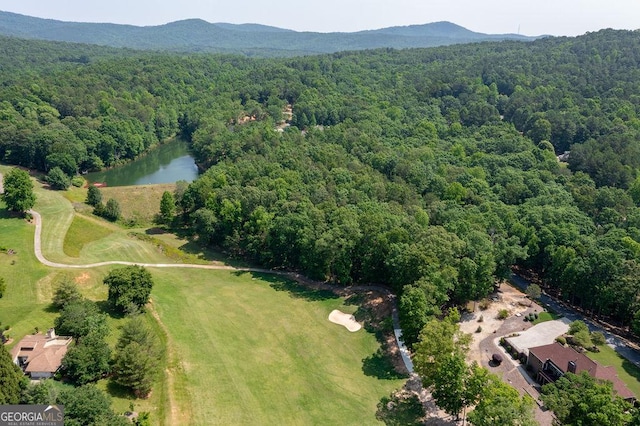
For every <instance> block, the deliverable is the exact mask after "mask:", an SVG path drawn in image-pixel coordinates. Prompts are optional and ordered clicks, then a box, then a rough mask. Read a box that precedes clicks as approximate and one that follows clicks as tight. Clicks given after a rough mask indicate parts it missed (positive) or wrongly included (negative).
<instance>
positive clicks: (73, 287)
mask: <svg viewBox="0 0 640 426" xmlns="http://www.w3.org/2000/svg"><path fill="white" fill-rule="evenodd" d="M80 300H82V294H80V289H79V288H78V284H76V283H75V282H74V281H73V280H70V279H68V278H65V279H63V280H62V281H61V282H60V283H59V284H58V286H57V287H56V289H55V291H54V293H53V300H52V302H53V306H55V307H56V308H58V309H62V308H64V307H65V306H66V305H67V304H69V303H72V302H77V301H80Z"/></svg>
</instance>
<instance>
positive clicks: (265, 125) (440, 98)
mask: <svg viewBox="0 0 640 426" xmlns="http://www.w3.org/2000/svg"><path fill="white" fill-rule="evenodd" d="M0 41H1V40H0ZM25 49H28V44H27V45H26V47H25ZM7 60H8V61H11V60H10V58H7ZM14 65H15V64H14ZM638 65H640V34H639V33H638V32H629V31H610V30H606V31H601V32H598V33H592V34H587V35H585V36H582V37H578V38H549V39H544V40H539V41H535V42H532V43H516V42H500V43H482V44H473V45H464V46H451V47H446V48H436V49H425V50H404V51H394V50H378V51H367V52H349V53H336V54H333V55H326V56H314V57H306V58H294V59H277V60H276V59H269V60H253V59H247V58H240V57H234V56H205V55H202V56H177V55H168V54H166V55H165V54H148V53H145V54H140V55H134V56H130V57H108V58H106V57H96V58H94V57H92V56H90V55H89V57H88V60H87V61H84V62H82V63H75V62H74V63H69V62H64V63H60V64H59V65H58V66H57V67H53V68H51V65H48V66H47V67H48V68H47V72H46V73H45V72H42V71H39V70H41V69H43V67H40V68H38V67H39V65H37V64H36V65H34V66H33V68H32V69H31V70H30V72H26V71H25V72H24V73H23V75H21V76H20V77H19V78H17V77H16V75H15V73H11V81H12V84H11V85H4V86H2V88H0V105H1V106H2V107H1V109H0V111H1V112H0V113H1V114H2V117H3V120H2V121H0V158H2V159H3V160H4V161H7V162H12V163H16V164H21V165H25V166H29V167H34V168H37V169H40V170H44V171H46V170H49V169H50V168H53V167H55V166H57V167H60V168H61V169H62V170H64V171H65V172H66V173H74V172H77V171H83V170H90V169H95V168H100V167H103V166H111V165H114V164H118V163H120V162H123V161H126V160H128V159H130V158H133V157H135V156H136V155H139V154H141V153H143V152H144V151H145V150H146V149H148V148H150V147H152V146H153V145H155V144H157V143H159V142H160V141H162V140H164V139H165V138H166V137H169V136H172V135H174V134H176V133H178V134H180V135H181V136H182V137H184V138H185V139H187V140H188V141H189V142H190V143H191V146H192V149H193V153H194V155H195V156H196V158H197V161H198V163H199V164H200V165H201V166H202V167H203V168H204V169H206V170H207V171H206V172H205V173H204V174H203V175H202V176H201V177H200V178H199V179H198V180H197V181H196V182H194V183H192V184H190V185H188V186H187V185H181V186H180V188H179V190H178V191H177V192H176V194H174V195H175V201H176V203H177V205H178V214H179V218H178V219H177V220H176V221H175V222H174V224H175V226H179V227H183V228H184V229H185V230H186V231H187V232H192V233H193V234H194V235H195V236H197V238H198V239H199V240H200V241H201V242H203V243H205V244H210V245H215V246H218V247H220V248H222V249H224V250H226V251H227V252H228V253H230V254H232V255H235V256H239V257H245V258H248V259H250V260H252V261H255V262H257V263H260V264H263V265H265V266H269V267H274V268H289V269H294V270H299V271H301V272H304V273H305V274H308V275H310V276H312V277H314V278H318V279H327V280H333V281H335V282H338V283H343V284H349V283H353V282H358V283H371V282H375V283H383V284H388V285H390V286H392V287H393V288H394V289H395V290H396V291H397V292H398V293H400V294H401V299H400V301H401V311H402V312H401V316H402V319H403V322H404V329H405V334H407V340H408V341H409V343H411V342H413V341H415V339H416V338H417V334H418V331H419V330H420V329H421V328H422V326H423V325H424V324H425V322H426V321H427V320H428V319H429V318H430V316H432V315H436V314H438V313H439V312H440V309H441V308H442V307H443V306H444V305H446V304H448V303H449V304H450V303H462V302H464V301H466V300H469V299H473V298H478V297H483V296H485V295H486V294H487V293H488V292H489V291H491V290H492V288H493V283H494V281H495V279H496V278H497V277H504V276H506V275H507V274H509V272H510V269H509V268H510V267H511V266H512V265H514V264H520V265H522V266H525V267H528V268H532V269H534V270H536V271H538V272H539V273H540V274H541V276H542V277H543V279H544V284H545V285H546V286H547V287H548V290H549V291H556V292H557V293H558V294H559V295H561V297H563V298H565V299H569V300H571V301H573V303H575V304H578V305H581V306H583V307H585V308H586V309H589V310H591V311H593V312H594V313H595V314H599V315H607V316H611V317H613V318H614V319H616V320H618V321H620V322H621V323H623V324H632V323H633V320H634V318H636V317H637V319H638V321H637V322H638V324H637V325H640V314H638V312H640V305H639V304H638V301H637V300H636V299H637V296H638V294H639V292H640V282H639V281H638V278H637V277H638V276H639V275H638V273H637V270H638V269H639V265H638V262H639V261H640V223H639V222H638V221H639V219H640V215H639V210H638V208H637V203H638V202H640V180H638V167H639V166H640V164H637V162H638V161H640V160H639V159H640V156H639V155H637V154H636V153H637V152H640V137H639V136H640V134H639V132H640V126H639V123H640V122H639V121H638V113H639V110H640V96H639V95H638V90H637V89H638V86H637V84H638V83H637V82H638V81H640V80H639V79H638V73H639V71H638V69H639V68H638ZM16 66H17V65H16ZM26 67H28V66H26ZM2 78H3V79H5V80H7V81H8V79H9V78H10V77H9V76H8V75H7V73H4V74H2ZM287 105H292V108H293V117H292V119H291V123H290V124H291V127H288V128H286V129H285V130H284V131H277V130H276V125H277V124H278V123H279V122H280V121H281V120H282V119H283V118H285V117H286V116H285V115H283V111H284V109H285V107H286V106H287ZM565 150H570V151H571V153H570V155H569V160H568V165H567V164H564V163H559V162H558V161H557V159H556V154H559V153H562V152H564V151H565ZM74 162H75V163H74Z"/></svg>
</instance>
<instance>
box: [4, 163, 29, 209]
mask: <svg viewBox="0 0 640 426" xmlns="http://www.w3.org/2000/svg"><path fill="white" fill-rule="evenodd" d="M4 201H5V203H7V207H8V208H9V210H13V211H16V212H20V213H24V212H26V211H27V210H29V209H30V208H32V207H33V205H34V204H35V202H36V196H35V194H34V193H33V182H31V178H30V177H29V173H27V172H26V171H24V170H21V169H13V170H11V171H10V172H9V173H7V175H6V176H5V177H4Z"/></svg>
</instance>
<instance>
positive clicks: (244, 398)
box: [0, 168, 401, 424]
mask: <svg viewBox="0 0 640 426" xmlns="http://www.w3.org/2000/svg"><path fill="white" fill-rule="evenodd" d="M6 170H7V169H6V168H5V169H4V172H5V173H6ZM0 171H3V170H2V169H1V168H0ZM37 195H38V202H37V204H36V207H35V208H36V209H37V210H38V211H40V212H41V213H42V215H43V222H44V234H43V251H44V253H45V255H46V256H47V257H49V258H50V259H52V260H59V261H64V262H70V263H72V262H76V263H86V262H95V261H101V260H109V259H122V260H140V261H145V262H168V261H169V260H168V259H167V258H165V257H164V256H162V254H161V253H160V252H159V251H158V250H157V249H156V248H154V247H153V246H151V245H149V244H147V243H144V242H142V241H139V240H136V239H132V238H131V237H129V236H127V232H128V231H126V230H123V229H120V228H118V227H117V226H114V225H111V224H108V223H106V222H102V221H101V222H100V223H101V227H107V228H109V229H110V230H111V231H112V232H111V233H109V234H108V236H106V237H105V238H101V239H99V240H96V241H91V242H89V241H86V242H85V246H84V248H83V249H82V250H81V251H80V258H79V259H74V258H70V257H68V256H66V255H65V254H64V253H63V250H62V248H63V241H64V235H65V234H66V231H67V229H68V227H69V226H70V224H71V223H72V221H73V217H74V210H73V207H72V205H71V203H70V202H69V200H66V199H65V198H64V197H63V196H62V195H63V194H61V193H58V192H51V191H44V190H42V189H40V188H38V189H37ZM67 195H69V194H67ZM71 195H72V196H73V197H78V196H80V197H81V194H80V195H78V194H71ZM1 207H3V206H0V213H2V212H4V210H3V209H2V208H1ZM86 218H87V220H80V221H78V223H80V224H84V226H92V223H93V222H92V221H94V220H99V219H93V218H91V217H86ZM78 232H82V230H79V231H78ZM0 235H1V237H0V238H1V240H0V245H8V246H9V247H10V248H13V249H14V250H16V251H17V252H18V254H17V255H11V256H13V257H12V258H9V257H8V256H9V255H0V274H1V276H4V277H5V278H6V279H7V283H8V285H9V290H8V292H7V295H6V296H5V298H3V299H0V314H1V317H0V320H2V321H3V322H4V323H5V324H7V323H8V324H12V325H13V327H14V328H13V329H12V331H11V334H12V335H14V336H16V337H18V338H19V337H22V336H23V335H24V334H27V333H29V332H32V331H33V327H35V326H38V327H39V328H40V329H41V330H42V329H45V328H47V327H49V326H51V324H52V323H53V318H54V317H55V316H56V313H55V312H53V311H51V310H50V309H49V306H50V304H49V300H50V297H51V295H52V291H53V287H54V285H55V283H56V282H57V281H59V280H60V279H61V278H62V277H63V276H65V275H67V276H70V277H71V278H73V279H74V280H76V281H77V282H78V283H79V284H80V287H81V288H82V291H83V294H85V296H87V297H89V298H91V299H93V300H97V301H100V300H104V299H105V298H106V288H105V287H104V286H103V285H102V283H101V282H102V278H103V277H104V275H105V274H106V273H107V272H108V270H109V268H107V267H105V268H98V269H91V270H73V271H64V270H53V269H48V268H44V267H43V266H41V265H40V264H39V263H37V261H36V259H35V257H34V255H33V246H32V241H33V227H32V226H31V225H28V224H27V223H26V222H25V221H24V220H21V219H8V218H6V217H0ZM14 258H15V259H14ZM12 260H16V265H20V266H21V267H20V268H19V269H18V268H16V265H11V264H10V262H11V261H12ZM151 271H152V274H153V276H154V279H155V280H156V287H155V288H154V291H153V293H152V299H153V302H154V308H155V310H156V311H157V312H158V314H159V318H160V320H161V321H162V324H157V323H155V321H152V319H151V316H149V315H148V318H149V320H150V321H151V322H152V323H154V327H156V329H157V330H158V331H159V332H160V333H161V334H163V330H166V331H167V332H168V333H169V335H168V336H166V337H165V338H166V340H167V343H168V344H169V345H170V348H169V353H170V354H171V359H169V367H170V368H169V369H168V373H167V374H171V376H172V377H173V379H172V380H171V381H170V384H171V389H168V387H169V382H168V381H167V376H166V374H165V375H164V377H163V380H161V381H160V383H158V384H157V385H156V386H155V387H154V392H153V394H152V396H151V398H150V399H149V400H146V401H140V400H137V401H133V402H134V405H135V409H136V410H139V411H151V412H152V415H153V419H154V423H155V422H158V423H164V424H172V423H173V419H175V418H176V417H175V416H174V417H172V413H171V412H170V410H169V401H170V400H173V401H175V402H176V404H177V406H178V407H179V409H180V410H179V411H180V415H179V416H178V417H177V418H178V419H181V423H188V424H249V423H250V424H256V423H257V424H269V423H277V424H334V423H336V424H337V423H340V424H367V423H375V422H376V420H375V416H374V414H375V406H376V404H377V402H378V401H379V400H380V398H381V397H382V396H385V395H388V394H389V393H390V392H391V391H392V390H393V389H395V388H397V387H399V386H400V385H401V381H399V380H380V379H377V378H375V377H372V376H367V375H365V373H364V372H363V359H364V358H366V357H368V356H370V355H372V354H374V353H375V351H376V350H377V349H378V347H379V344H378V343H377V342H376V340H375V338H374V336H373V335H372V334H370V333H368V332H366V331H364V330H361V331H359V332H357V333H350V332H348V331H347V330H346V329H344V328H343V327H341V326H338V325H335V324H332V323H330V322H329V321H328V320H327V317H328V314H329V312H330V311H331V310H332V309H334V308H338V309H342V310H343V311H346V312H352V311H353V310H354V309H355V306H343V300H342V299H340V298H333V297H331V298H326V299H320V300H317V298H316V297H312V296H309V297H307V296H305V293H304V292H302V293H301V294H302V297H300V293H298V292H296V296H295V297H294V295H293V293H290V292H289V291H278V290H279V289H280V290H281V289H282V287H283V286H282V283H280V284H278V283H276V282H272V280H273V278H271V277H254V276H252V275H251V274H234V273H229V272H223V271H219V272H218V271H203V270H179V269H175V270H169V269H152V270H151ZM121 321H122V320H119V319H113V318H112V319H110V325H111V328H112V334H111V335H110V336H109V338H108V340H109V342H110V343H112V344H113V343H115V340H116V338H117V334H118V326H119V325H120V324H121ZM163 337H164V336H163ZM99 386H100V387H102V388H103V389H108V390H109V391H110V392H111V394H112V396H114V397H115V398H114V407H115V408H116V410H118V411H124V410H127V409H128V408H129V403H130V402H132V401H131V400H130V399H129V397H128V396H127V395H126V394H122V393H121V392H119V390H118V389H114V388H112V387H109V386H108V383H106V382H103V383H100V384H99ZM169 391H171V395H170V394H169Z"/></svg>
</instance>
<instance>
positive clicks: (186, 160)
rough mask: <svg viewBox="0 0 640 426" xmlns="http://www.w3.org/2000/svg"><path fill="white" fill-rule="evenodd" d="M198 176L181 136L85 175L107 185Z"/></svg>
mask: <svg viewBox="0 0 640 426" xmlns="http://www.w3.org/2000/svg"><path fill="white" fill-rule="evenodd" d="M197 177H198V167H197V166H196V163H195V160H194V159H193V157H192V156H191V155H190V154H189V147H188V146H187V143H186V142H185V141H183V140H181V139H174V140H172V141H171V142H167V143H165V144H163V145H160V146H158V147H157V148H155V149H153V150H152V151H150V152H149V153H148V154H147V155H145V156H144V157H141V158H139V159H137V160H135V161H132V162H131V163H128V164H125V165H124V166H120V167H116V168H114V169H110V170H105V171H102V172H95V173H89V174H87V175H86V176H85V178H86V179H87V180H88V181H89V182H91V183H94V182H106V184H107V186H130V185H148V184H153V183H174V182H177V181H179V180H186V181H187V182H192V181H194V180H195V179H196V178H197Z"/></svg>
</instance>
